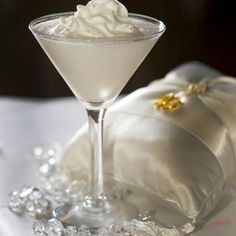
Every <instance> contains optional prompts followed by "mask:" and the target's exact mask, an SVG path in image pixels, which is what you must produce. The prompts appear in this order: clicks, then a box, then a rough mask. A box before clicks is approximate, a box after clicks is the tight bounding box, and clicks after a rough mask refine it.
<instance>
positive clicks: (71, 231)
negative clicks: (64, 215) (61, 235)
mask: <svg viewBox="0 0 236 236" xmlns="http://www.w3.org/2000/svg"><path fill="white" fill-rule="evenodd" d="M65 236H78V230H77V228H76V226H67V227H66V229H65Z"/></svg>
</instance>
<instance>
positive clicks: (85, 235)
mask: <svg viewBox="0 0 236 236" xmlns="http://www.w3.org/2000/svg"><path fill="white" fill-rule="evenodd" d="M78 236H91V232H90V230H89V227H88V226H86V225H82V226H80V227H79V229H78Z"/></svg>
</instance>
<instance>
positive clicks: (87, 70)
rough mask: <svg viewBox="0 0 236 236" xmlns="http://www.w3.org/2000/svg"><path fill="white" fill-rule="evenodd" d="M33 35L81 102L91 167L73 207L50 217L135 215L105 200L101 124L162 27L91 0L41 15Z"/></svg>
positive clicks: (100, 221) (94, 223)
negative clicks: (68, 9)
mask: <svg viewBox="0 0 236 236" xmlns="http://www.w3.org/2000/svg"><path fill="white" fill-rule="evenodd" d="M30 29H31V31H32V32H33V34H34V36H35V37H36V39H37V40H38V42H39V43H40V45H41V46H42V48H43V49H44V51H45V52H46V54H47V55H48V57H49V58H50V59H51V61H52V63H53V64H54V66H55V67H56V68H57V70H58V72H59V73H60V74H61V76H62V77H63V78H64V80H65V81H66V83H67V84H68V86H69V87H70V89H71V90H72V91H73V93H74V94H75V95H76V96H77V97H78V98H79V99H80V100H81V102H82V103H83V104H84V106H85V108H86V110H87V113H88V118H89V126H90V141H91V153H90V156H91V166H90V171H89V172H90V173H89V193H88V196H87V197H86V199H85V201H84V202H83V203H81V204H78V206H64V207H61V208H59V209H56V210H55V212H54V213H55V215H56V216H57V217H59V218H60V219H62V220H64V221H66V222H67V223H73V224H77V225H80V224H86V225H89V226H91V227H92V228H99V227H101V226H103V225H107V224H109V223H113V222H116V221H120V220H125V219H131V218H135V216H137V210H136V209H135V208H134V207H133V206H132V205H131V204H128V203H126V202H119V201H112V202H110V201H108V200H107V198H106V194H105V193H104V189H103V168H102V167H103V165H102V126H103V118H104V115H105V109H106V108H107V107H108V105H110V104H111V102H112V101H113V100H114V98H115V97H116V96H117V95H118V94H119V93H120V91H121V90H122V88H123V87H124V86H125V84H126V83H127V82H128V80H129V79H130V78H131V76H132V75H133V73H134V72H135V71H136V69H137V68H138V66H139V65H140V64H141V62H142V61H143V60H144V59H145V57H146V56H147V54H148V53H149V51H150V50H151V49H152V47H153V46H154V45H155V43H156V42H157V40H158V39H159V38H160V36H161V35H162V33H163V32H164V31H165V26H164V24H163V23H162V22H160V21H158V20H156V19H154V18H150V17H147V16H143V15H137V14H128V11H127V9H126V8H125V7H124V6H123V5H122V4H121V3H119V2H118V1H117V0H92V1H90V2H89V3H88V4H87V5H86V6H82V5H79V6H77V12H75V13H71V12H68V13H59V14H54V15H49V16H45V17H41V18H39V19H36V20H34V21H33V22H32V23H31V24H30Z"/></svg>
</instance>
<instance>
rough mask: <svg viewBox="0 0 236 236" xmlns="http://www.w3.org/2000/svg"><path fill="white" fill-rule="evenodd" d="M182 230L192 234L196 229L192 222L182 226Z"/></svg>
mask: <svg viewBox="0 0 236 236" xmlns="http://www.w3.org/2000/svg"><path fill="white" fill-rule="evenodd" d="M180 230H181V232H183V233H186V234H190V233H192V232H193V231H194V230H195V226H194V225H193V224H191V223H189V222H188V223H186V224H184V225H183V226H180Z"/></svg>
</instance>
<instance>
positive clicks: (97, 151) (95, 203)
mask: <svg viewBox="0 0 236 236" xmlns="http://www.w3.org/2000/svg"><path fill="white" fill-rule="evenodd" d="M86 111H87V114H88V123H89V137H90V160H89V162H90V163H89V176H88V177H89V179H88V187H89V189H88V196H87V197H86V198H85V201H84V206H85V207H86V208H87V210H89V211H91V212H103V211H104V210H105V209H106V208H107V207H108V202H107V198H106V196H105V193H104V180H103V120H104V116H105V112H106V109H98V110H93V109H86Z"/></svg>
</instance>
